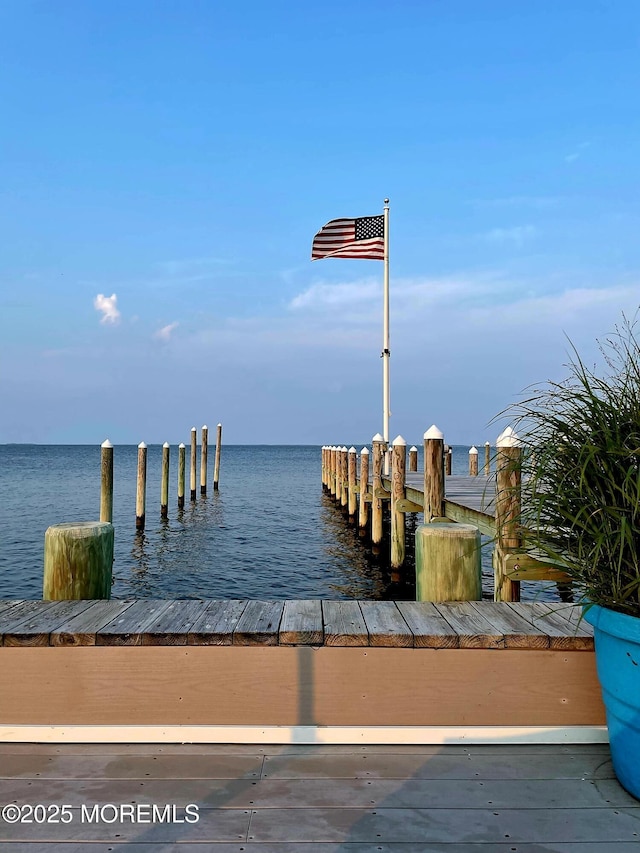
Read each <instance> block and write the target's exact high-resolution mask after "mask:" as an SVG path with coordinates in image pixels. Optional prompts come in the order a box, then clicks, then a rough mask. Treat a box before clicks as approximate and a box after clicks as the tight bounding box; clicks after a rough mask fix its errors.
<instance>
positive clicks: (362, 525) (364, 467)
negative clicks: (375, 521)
mask: <svg viewBox="0 0 640 853" xmlns="http://www.w3.org/2000/svg"><path fill="white" fill-rule="evenodd" d="M368 487H369V448H368V447H363V448H362V450H361V451H360V506H359V508H358V527H359V529H360V535H361V536H364V535H365V534H366V532H367V520H368V518H369V501H368V500H367V492H368Z"/></svg>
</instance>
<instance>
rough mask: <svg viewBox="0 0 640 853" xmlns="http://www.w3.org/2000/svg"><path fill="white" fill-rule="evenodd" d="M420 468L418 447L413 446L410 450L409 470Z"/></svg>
mask: <svg viewBox="0 0 640 853" xmlns="http://www.w3.org/2000/svg"><path fill="white" fill-rule="evenodd" d="M417 470H418V448H417V447H412V448H411V449H410V450H409V471H417Z"/></svg>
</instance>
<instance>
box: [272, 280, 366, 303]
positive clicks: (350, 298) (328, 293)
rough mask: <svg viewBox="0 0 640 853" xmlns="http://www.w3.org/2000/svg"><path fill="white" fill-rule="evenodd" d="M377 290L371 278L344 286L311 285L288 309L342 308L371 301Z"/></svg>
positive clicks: (295, 298) (296, 297)
mask: <svg viewBox="0 0 640 853" xmlns="http://www.w3.org/2000/svg"><path fill="white" fill-rule="evenodd" d="M379 289H380V283H379V282H378V281H377V280H375V279H373V278H367V279H362V280H361V281H356V282H351V283H344V284H322V283H320V284H313V285H311V287H308V288H307V289H306V290H304V291H303V292H302V293H299V294H298V295H297V296H295V297H294V298H293V299H292V300H291V302H290V303H289V308H290V309H291V310H293V311H298V310H300V309H303V308H304V309H309V308H312V309H313V308H318V307H322V308H326V307H329V308H334V309H335V308H339V307H342V308H344V307H347V306H350V305H358V304H362V303H363V302H367V301H368V300H370V299H373V298H374V297H375V296H376V294H377V293H378V290H379Z"/></svg>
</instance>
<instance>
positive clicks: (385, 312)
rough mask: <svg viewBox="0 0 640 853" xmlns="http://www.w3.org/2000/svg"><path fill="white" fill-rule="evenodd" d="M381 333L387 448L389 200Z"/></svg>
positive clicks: (385, 211)
mask: <svg viewBox="0 0 640 853" xmlns="http://www.w3.org/2000/svg"><path fill="white" fill-rule="evenodd" d="M383 303H384V308H383V332H382V397H383V400H382V423H383V430H382V435H383V438H384V440H385V441H386V442H387V449H388V448H389V415H390V414H391V412H390V411H389V407H390V395H389V357H390V356H391V352H390V351H389V199H388V198H385V200H384V287H383ZM388 473H389V454H388V453H387V454H386V455H385V474H388Z"/></svg>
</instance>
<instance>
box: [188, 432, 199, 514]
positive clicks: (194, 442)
mask: <svg viewBox="0 0 640 853" xmlns="http://www.w3.org/2000/svg"><path fill="white" fill-rule="evenodd" d="M197 453H198V436H197V430H196V428H195V427H191V458H190V459H189V463H190V476H189V488H190V491H191V500H192V501H195V499H196V471H197V470H198V467H197V460H196V456H197Z"/></svg>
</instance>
